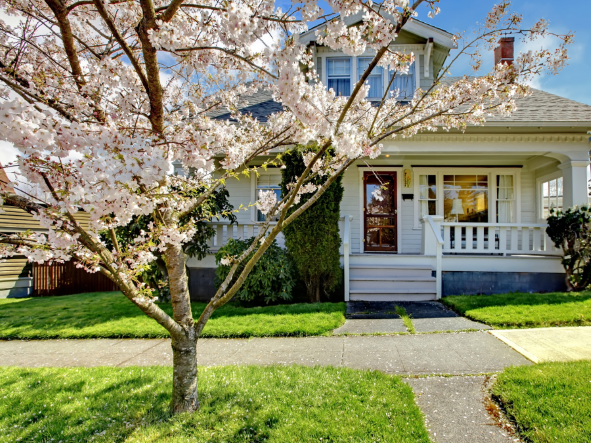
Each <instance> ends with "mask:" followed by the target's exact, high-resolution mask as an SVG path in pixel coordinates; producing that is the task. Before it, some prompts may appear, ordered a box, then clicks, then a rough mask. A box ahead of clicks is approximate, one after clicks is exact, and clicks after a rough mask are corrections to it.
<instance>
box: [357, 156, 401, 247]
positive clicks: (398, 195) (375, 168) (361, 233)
mask: <svg viewBox="0 0 591 443" xmlns="http://www.w3.org/2000/svg"><path fill="white" fill-rule="evenodd" d="M357 169H358V170H359V253H360V254H371V253H372V251H369V252H365V251H364V249H365V248H364V247H363V238H364V231H365V227H364V226H363V223H364V219H363V203H364V202H363V173H364V172H370V171H374V172H377V173H379V172H382V171H383V172H396V205H397V207H396V244H397V245H398V250H397V251H396V253H397V254H401V253H402V252H403V251H402V217H401V215H402V211H401V210H400V209H401V205H402V171H403V170H404V168H403V167H398V166H397V167H394V166H371V167H370V166H363V167H359V168H357Z"/></svg>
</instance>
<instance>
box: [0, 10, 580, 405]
mask: <svg viewBox="0 0 591 443" xmlns="http://www.w3.org/2000/svg"><path fill="white" fill-rule="evenodd" d="M438 4H439V0H415V1H414V2H413V3H410V2H409V1H408V0H384V1H383V2H380V3H377V4H376V3H373V6H372V3H370V2H363V1H356V0H355V1H351V2H331V3H330V6H331V8H332V11H331V12H332V13H335V15H334V16H333V14H332V13H331V14H328V15H326V16H325V15H324V13H323V12H322V9H321V7H320V4H319V2H318V1H316V0H306V1H301V2H300V1H292V2H291V4H290V5H288V7H287V9H284V8H283V7H276V5H275V4H274V3H273V2H269V1H263V2H259V1H255V2H252V1H249V0H228V1H225V2H219V3H217V2H214V3H212V2H197V3H195V2H194V1H193V0H191V1H185V0H156V1H153V0H135V1H131V0H130V1H103V0H81V1H75V0H26V1H22V0H6V1H3V2H2V3H0V9H1V10H2V12H3V13H4V14H5V15H12V16H14V17H13V18H14V19H15V20H14V21H13V23H15V24H14V25H11V24H8V23H6V22H4V21H0V85H1V87H0V138H2V139H4V140H6V141H8V142H10V143H13V144H14V146H15V147H16V148H18V149H19V151H20V156H19V159H18V165H19V169H20V172H21V174H22V175H23V176H24V178H25V179H26V181H28V182H30V183H34V184H36V185H38V186H39V188H40V194H39V195H35V196H32V195H30V194H29V193H26V194H25V193H24V192H22V189H21V190H20V192H21V195H16V194H14V193H12V192H10V191H9V190H0V196H1V197H2V203H7V204H10V205H14V206H16V207H19V208H21V209H23V210H24V211H26V212H28V213H30V214H32V215H33V216H35V217H37V218H39V220H40V223H41V226H42V227H44V228H46V229H47V232H46V233H30V232H26V233H17V234H10V235H9V234H0V257H7V256H11V255H16V254H18V255H24V256H26V257H27V258H28V259H29V260H30V261H34V262H38V263H43V262H47V261H49V262H51V261H58V262H59V261H67V260H73V261H74V262H76V264H77V265H78V266H80V267H84V268H86V269H88V270H90V271H92V272H101V273H103V274H104V275H105V276H107V277H108V278H109V279H111V280H112V281H113V282H115V283H116V284H117V285H118V286H119V288H120V289H121V291H122V292H123V294H124V295H125V297H127V298H128V299H129V301H130V302H131V303H133V304H135V306H137V307H138V309H140V310H141V311H142V312H144V313H145V314H146V315H147V316H149V317H150V318H152V319H154V320H155V321H157V322H158V323H159V324H160V325H162V327H164V328H165V329H166V330H167V331H168V332H169V333H170V337H171V342H172V353H173V376H172V401H171V410H172V412H173V413H179V412H190V411H195V410H197V409H198V407H199V400H198V395H197V340H198V338H199V336H200V334H201V332H202V331H203V328H204V327H205V325H206V323H207V321H208V320H209V318H211V315H212V314H213V312H214V311H215V310H216V309H218V308H220V307H221V306H223V305H224V304H225V303H227V302H228V301H229V300H231V299H232V297H233V296H234V295H235V294H236V293H237V292H238V291H239V289H240V287H241V286H242V284H243V283H244V281H245V279H246V278H247V277H248V274H249V273H250V272H251V271H252V269H253V267H254V265H255V264H256V262H257V261H258V260H259V259H260V258H261V256H262V255H263V254H264V253H265V250H266V249H267V248H268V247H269V246H270V245H271V243H272V242H273V240H274V239H275V238H276V237H277V235H279V233H280V232H281V231H282V230H283V229H284V228H285V227H287V226H288V225H289V224H291V223H292V222H293V221H294V220H295V219H296V218H297V217H298V216H299V215H301V214H302V213H303V212H304V211H305V210H306V209H307V208H308V207H309V206H311V205H312V204H313V203H314V202H315V201H316V200H317V199H318V198H320V197H321V196H322V194H323V193H324V191H325V190H326V189H327V188H328V187H329V186H330V185H331V184H332V183H333V182H334V181H335V180H336V179H337V177H338V176H339V175H340V174H342V173H343V171H345V170H346V169H347V168H348V167H349V166H351V165H352V164H353V163H354V162H356V161H357V160H359V159H362V158H364V157H370V158H376V156H378V155H379V154H380V152H381V149H382V142H383V141H384V140H386V139H392V138H395V137H410V136H413V135H415V134H417V133H418V132H420V131H437V130H439V129H445V130H449V129H452V128H454V129H459V130H463V129H464V128H466V126H467V125H469V124H470V125H482V124H484V122H485V121H486V118H487V116H488V115H494V114H500V115H504V116H507V115H509V114H510V113H511V112H512V111H513V110H514V109H515V99H516V98H519V97H523V96H526V95H528V94H529V88H528V86H527V83H528V82H529V81H531V79H532V78H534V77H535V76H537V75H539V74H542V73H543V72H545V71H546V72H549V73H551V74H556V73H557V72H558V71H559V70H560V69H561V68H562V67H563V66H564V64H565V61H566V59H567V51H566V45H567V44H568V43H570V42H571V41H572V35H571V34H568V35H556V34H552V33H550V32H548V29H547V28H548V22H547V21H545V20H540V21H538V22H537V23H535V24H534V25H533V26H532V27H531V28H529V29H523V28H522V27H521V22H522V18H521V16H520V15H519V14H514V13H512V12H511V10H510V2H509V1H508V0H501V1H500V2H499V4H497V5H495V6H494V8H493V10H492V11H491V12H490V14H488V15H487V17H486V19H485V20H484V22H483V25H482V27H481V29H479V30H478V31H477V33H476V36H474V38H472V37H470V38H471V40H468V39H465V37H464V36H463V35H462V34H458V35H456V36H455V41H457V42H458V43H460V44H461V47H459V48H458V52H457V55H456V57H454V58H453V59H452V60H451V61H450V62H449V63H448V64H446V65H445V66H443V67H442V68H441V70H440V71H439V73H438V74H437V75H436V76H435V78H434V80H433V84H432V85H430V86H429V87H428V88H426V89H425V90H423V89H417V91H415V94H414V96H413V98H412V100H410V101H408V100H406V99H405V100H400V99H399V97H398V92H396V91H394V93H391V92H390V87H391V86H392V84H393V81H394V78H395V77H396V75H397V74H400V73H406V72H408V69H409V67H410V66H411V64H412V63H413V62H414V59H415V56H414V54H413V53H406V52H404V51H401V50H399V49H397V46H395V42H396V39H397V38H398V36H399V35H400V32H401V31H402V30H403V28H404V27H405V26H406V24H407V23H409V21H411V17H415V16H418V14H419V13H420V12H421V11H419V10H418V8H419V7H422V8H421V9H422V12H428V14H429V16H431V17H432V16H433V15H434V14H437V13H439V7H438ZM362 11H363V13H361V12H362ZM322 17H324V18H329V17H334V20H331V22H330V23H329V24H328V26H327V29H326V30H325V31H323V32H322V33H321V35H319V36H318V39H317V42H318V43H319V44H322V45H326V46H329V47H330V48H331V49H332V50H334V51H343V52H345V53H346V54H349V55H357V54H362V53H364V52H366V50H370V51H371V53H372V54H375V55H373V56H372V57H373V59H372V61H371V62H370V64H369V65H368V66H367V68H366V69H365V71H364V72H362V73H361V72H359V77H358V79H356V83H355V84H354V85H351V91H350V95H349V96H347V97H345V96H338V95H337V94H336V92H335V91H334V90H333V89H332V88H327V87H326V85H324V84H323V83H322V81H321V79H320V78H319V76H318V73H317V71H316V70H315V67H314V59H315V57H314V55H313V53H312V52H311V51H310V49H309V48H308V47H307V46H306V45H304V44H302V43H301V42H300V41H299V38H298V37H297V36H298V35H299V33H300V32H302V31H305V30H306V29H308V24H312V23H313V22H314V21H316V20H318V19H320V18H322ZM356 17H358V18H360V20H361V22H362V23H360V24H359V26H357V25H356V26H350V23H351V22H350V20H356ZM507 33H514V34H516V35H520V36H522V38H523V39H524V40H528V39H532V40H533V39H535V38H537V37H547V36H549V35H554V36H556V37H557V38H558V39H560V46H559V48H558V49H556V50H555V51H549V50H548V49H544V48H542V49H540V50H537V51H529V52H528V53H527V54H521V55H520V56H518V57H517V58H516V59H515V60H514V62H513V64H512V65H508V64H506V63H499V64H498V65H496V66H495V67H494V68H493V69H492V71H491V72H490V73H489V74H487V75H485V76H482V77H478V78H469V77H463V78H461V79H458V80H456V81H453V82H444V81H443V80H444V77H445V76H446V75H447V74H448V72H449V70H450V69H451V66H452V65H453V64H454V62H455V61H456V60H457V59H458V57H460V56H461V55H463V54H464V55H468V56H470V57H471V58H472V64H473V66H474V67H475V68H478V67H479V66H480V51H479V47H482V46H484V47H488V48H489V49H490V48H492V47H494V46H495V45H496V42H497V40H498V38H499V37H500V36H501V35H505V34H507ZM377 68H379V69H388V70H391V71H392V72H394V74H393V75H392V76H391V79H390V85H389V86H388V87H387V88H385V93H384V95H383V96H382V98H381V100H380V102H379V104H378V106H375V104H376V102H372V101H370V100H368V99H367V97H368V93H369V85H368V84H367V80H368V79H369V76H370V75H371V73H372V71H374V69H377ZM264 89H267V90H270V91H272V92H273V96H274V100H276V101H277V102H278V103H280V104H281V106H279V108H280V110H279V111H278V112H276V113H274V114H272V115H270V116H268V117H267V119H266V120H267V121H265V122H261V121H259V120H258V119H257V118H255V117H253V116H252V115H250V114H243V113H241V112H239V111H238V110H239V109H240V108H242V107H243V106H244V104H245V103H244V102H245V101H248V97H252V95H253V94H256V92H257V91H259V90H264ZM221 111H223V112H226V111H227V112H230V113H231V119H232V123H230V122H229V121H227V120H223V119H218V118H215V115H216V114H217V113H218V112H221ZM212 113H213V114H212ZM217 115H219V114H217ZM310 142H312V143H315V144H316V145H317V146H318V152H317V153H316V155H315V156H314V157H313V158H312V159H311V160H310V162H309V163H308V166H307V167H306V169H305V171H304V172H303V173H302V175H301V176H300V177H298V179H297V180H296V181H295V182H294V183H293V186H292V187H291V189H290V191H289V192H288V193H287V194H286V195H285V196H284V197H283V198H282V199H281V201H277V198H276V195H275V193H274V192H272V191H271V192H269V191H261V192H260V193H259V196H258V201H257V207H258V208H259V210H260V211H261V212H262V213H263V214H265V215H266V216H267V220H266V221H265V222H264V223H262V224H261V225H260V229H259V232H258V234H257V236H256V238H255V239H254V241H253V243H252V244H251V245H250V246H249V248H248V249H247V250H246V251H244V253H243V254H241V255H240V256H239V257H233V258H231V259H229V260H230V265H231V269H230V272H229V273H228V275H227V276H226V279H225V281H224V282H223V283H222V284H221V285H220V287H219V288H218V290H217V292H216V294H215V295H214V297H213V298H212V299H211V300H210V302H209V303H208V304H207V305H206V307H205V308H204V309H203V311H202V312H201V313H200V314H199V316H198V318H197V319H195V318H194V316H193V312H192V311H191V303H190V296H189V289H188V285H187V281H188V279H187V272H186V268H185V265H186V255H185V251H184V244H185V243H187V242H189V241H190V240H191V239H192V238H193V235H194V226H193V223H187V224H182V223H180V221H181V220H183V219H184V218H185V217H187V216H188V215H189V214H191V213H192V212H193V210H194V209H196V208H199V207H200V206H202V205H203V204H204V203H205V202H206V201H207V199H208V198H209V196H210V195H211V194H212V193H213V192H214V191H215V190H216V189H217V188H219V187H220V186H222V185H223V184H224V183H225V182H226V181H227V180H228V179H230V178H235V177H239V176H241V174H243V175H244V176H249V175H250V174H253V173H255V174H256V172H257V167H253V166H252V161H253V160H255V159H257V158H259V156H261V155H266V156H271V157H273V156H274V155H275V153H277V152H278V151H279V150H280V148H282V147H284V146H287V145H294V144H297V143H299V144H308V143H310ZM329 148H334V150H335V157H332V158H331V162H326V161H323V159H324V158H325V153H326V151H327V150H328V149H329ZM175 160H178V161H180V162H181V163H182V164H183V166H184V167H186V168H193V169H194V170H195V171H197V172H198V174H196V175H194V176H192V177H175V176H171V175H170V174H168V171H169V169H170V162H172V161H175ZM273 160H274V159H273V158H271V159H270V160H269V161H270V162H273ZM267 164H268V163H267ZM267 164H265V165H263V166H262V167H265V166H266V165H267ZM216 168H217V170H216ZM214 170H215V172H216V174H215V175H214V174H213V172H214ZM319 170H322V171H324V172H325V173H327V174H328V179H327V180H326V182H325V183H324V184H323V185H322V186H320V187H318V186H316V185H314V184H313V183H312V182H310V180H311V179H314V177H315V174H317V173H318V171H319ZM195 189H204V191H203V192H202V193H201V194H199V195H198V196H195V195H193V194H191V191H192V190H195ZM171 190H172V191H171ZM311 193H312V194H313V195H312V196H311V197H310V198H309V199H308V201H306V202H305V203H303V204H302V205H301V206H300V207H299V209H297V210H295V211H294V212H292V213H291V215H289V216H287V211H288V210H289V209H290V208H291V207H292V206H293V205H294V204H297V203H298V202H297V201H296V199H298V198H299V197H300V196H301V195H305V194H311ZM40 199H42V200H41V201H40ZM245 203H246V202H245ZM78 208H83V209H84V210H86V211H87V212H88V213H89V214H90V223H89V225H88V227H83V226H80V224H78V222H77V220H76V218H75V217H74V214H73V213H74V212H75V211H77V210H78ZM148 214H153V217H154V223H153V224H151V225H150V226H149V230H147V231H146V230H144V231H142V232H141V233H140V234H141V235H139V236H138V237H136V238H134V239H133V243H131V244H129V246H128V247H122V246H121V245H118V244H117V243H116V242H113V243H114V244H113V247H112V248H109V247H107V246H106V245H105V242H104V241H103V240H102V239H101V236H100V233H101V232H103V231H105V230H108V231H109V233H110V234H111V237H112V238H116V235H112V231H113V232H114V231H115V230H116V229H117V228H120V227H122V228H126V227H127V226H128V225H129V224H130V223H131V222H132V221H133V217H134V216H141V215H148ZM272 222H273V223H272ZM255 250H256V252H255V253H254V255H251V252H253V251H255ZM157 254H162V256H163V257H164V258H165V261H166V268H167V272H168V276H169V288H170V297H171V303H172V315H169V314H168V313H166V312H165V311H163V310H162V309H161V308H160V307H158V305H157V304H155V303H154V297H153V294H152V292H151V291H150V290H149V288H148V287H147V286H146V285H145V284H143V282H142V281H141V279H140V278H139V277H140V274H141V270H142V266H143V265H144V264H148V263H150V262H154V261H155V260H157ZM239 269H240V270H241V271H240V272H238V270H239Z"/></svg>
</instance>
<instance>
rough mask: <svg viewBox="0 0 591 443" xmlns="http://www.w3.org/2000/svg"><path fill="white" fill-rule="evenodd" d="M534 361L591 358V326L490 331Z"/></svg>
mask: <svg viewBox="0 0 591 443" xmlns="http://www.w3.org/2000/svg"><path fill="white" fill-rule="evenodd" d="M490 333H491V334H492V335H494V336H495V337H497V338H498V339H499V340H501V341H503V342H504V343H506V344H507V345H509V346H511V348H513V349H515V350H516V351H517V352H519V353H520V354H521V355H523V356H525V357H526V358H528V359H529V360H531V361H533V362H534V363H541V362H548V361H575V360H591V326H578V327H555V328H534V329H506V330H497V331H490Z"/></svg>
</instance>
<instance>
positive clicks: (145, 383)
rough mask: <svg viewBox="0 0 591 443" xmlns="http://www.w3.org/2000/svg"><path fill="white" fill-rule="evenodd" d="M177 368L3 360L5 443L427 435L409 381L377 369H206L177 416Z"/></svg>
mask: <svg viewBox="0 0 591 443" xmlns="http://www.w3.org/2000/svg"><path fill="white" fill-rule="evenodd" d="M171 377H172V369H171V368H166V367H161V366H159V367H143V368H140V367H128V368H108V367H98V368H72V369H61V368H59V369H58V368H43V369H40V368H39V369H29V368H15V367H4V368H0V398H2V401H1V402H0V442H7V443H8V442H10V443H14V442H19V441H27V442H31V441H32V442H50V441H53V442H56V443H57V442H59V441H62V442H63V443H66V442H87V441H91V440H92V441H94V442H132V441H133V442H159V443H160V442H164V443H172V442H187V441H191V442H211V443H215V442H220V443H221V442H225V443H231V442H251V443H255V442H277V443H289V442H294V443H296V442H298V443H299V442H332V443H336V442H359V443H362V442H363V443H366V442H396V443H402V442H409V443H421V442H424V443H428V442H429V438H428V436H427V432H426V430H425V427H424V425H423V417H422V414H421V412H420V411H419V409H418V407H417V406H416V404H415V402H414V396H413V393H412V390H411V389H410V387H409V386H407V385H406V384H405V383H403V382H402V381H401V380H400V378H398V377H395V376H390V375H385V374H383V373H380V372H377V371H375V372H372V371H358V370H353V369H347V368H332V367H316V368H307V367H303V366H287V367H286V366H271V367H264V368H263V367H257V366H240V367H236V366H227V367H214V368H200V372H199V396H200V401H201V409H200V411H199V412H197V413H195V414H182V415H179V416H176V417H172V418H171V417H170V416H169V415H168V412H167V411H168V402H169V401H170V383H171Z"/></svg>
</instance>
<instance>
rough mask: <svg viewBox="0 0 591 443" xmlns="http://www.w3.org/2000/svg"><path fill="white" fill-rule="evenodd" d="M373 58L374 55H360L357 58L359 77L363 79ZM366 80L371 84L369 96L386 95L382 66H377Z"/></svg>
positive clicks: (370, 97)
mask: <svg viewBox="0 0 591 443" xmlns="http://www.w3.org/2000/svg"><path fill="white" fill-rule="evenodd" d="M372 60H373V57H360V58H358V59H357V78H358V80H359V79H361V76H362V75H363V73H364V72H365V71H366V70H367V67H368V66H369V64H370V63H371V61H372ZM366 82H367V83H368V84H369V94H368V96H367V98H369V99H372V98H380V99H381V98H382V97H383V95H384V77H383V69H382V68H381V67H380V66H376V67H375V68H373V70H372V71H371V74H370V75H369V77H368V78H367V80H366Z"/></svg>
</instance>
